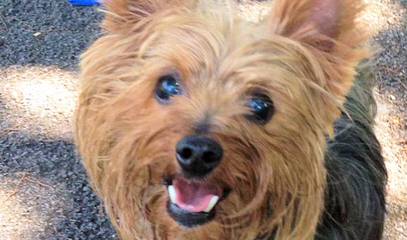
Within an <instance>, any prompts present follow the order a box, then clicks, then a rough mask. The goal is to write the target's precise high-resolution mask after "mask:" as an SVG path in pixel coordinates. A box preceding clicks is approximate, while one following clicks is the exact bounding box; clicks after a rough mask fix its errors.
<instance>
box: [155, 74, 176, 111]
mask: <svg viewBox="0 0 407 240" xmlns="http://www.w3.org/2000/svg"><path fill="white" fill-rule="evenodd" d="M177 79H178V78H177V77H176V76H174V75H165V76H162V77H161V78H160V79H159V81H158V85H157V88H156V90H155V94H156V97H157V100H158V101H159V102H160V103H162V104H167V103H168V102H169V100H170V98H171V97H172V96H175V95H181V94H182V87H181V84H180V83H179V81H178V80H177Z"/></svg>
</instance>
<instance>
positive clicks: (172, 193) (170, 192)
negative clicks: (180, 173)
mask: <svg viewBox="0 0 407 240" xmlns="http://www.w3.org/2000/svg"><path fill="white" fill-rule="evenodd" d="M168 195H170V200H171V202H172V203H176V200H177V192H176V191H175V188H174V186H173V185H169V186H168Z"/></svg>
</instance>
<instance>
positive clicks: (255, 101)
mask: <svg viewBox="0 0 407 240" xmlns="http://www.w3.org/2000/svg"><path fill="white" fill-rule="evenodd" d="M247 107H248V108H249V109H250V111H251V112H252V114H251V115H248V116H247V117H248V118H249V119H250V120H252V121H254V122H257V123H260V124H265V123H267V122H268V121H269V120H270V118H271V116H272V115H273V113H274V106H273V102H272V101H271V99H270V98H269V97H268V96H266V95H264V94H256V95H254V96H252V97H251V98H250V99H249V101H248V103H247Z"/></svg>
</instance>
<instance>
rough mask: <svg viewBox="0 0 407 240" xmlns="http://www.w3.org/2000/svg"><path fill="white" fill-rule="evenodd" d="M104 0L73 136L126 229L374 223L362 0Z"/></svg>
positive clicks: (359, 231) (331, 233) (366, 235)
mask: <svg viewBox="0 0 407 240" xmlns="http://www.w3.org/2000/svg"><path fill="white" fill-rule="evenodd" d="M104 4H105V7H104V11H105V13H106V17H105V20H104V22H103V24H102V26H103V29H104V35H103V36H102V37H100V38H99V39H98V40H97V41H96V42H95V43H94V44H93V45H92V46H91V47H90V48H89V50H87V52H86V53H85V54H84V56H83V58H82V62H81V69H82V74H81V79H82V82H81V84H82V85H81V94H80V98H79V104H78V110H77V114H76V143H77V145H78V147H79V151H80V153H81V155H82V157H83V159H84V165H85V167H86V169H87V172H88V174H89V177H90V180H91V182H92V184H93V187H94V189H95V191H96V192H97V193H98V195H99V196H100V197H101V199H102V200H103V202H104V204H105V206H106V209H107V212H108V214H109V216H110V218H111V221H112V223H113V225H114V226H115V228H116V229H117V231H118V234H119V235H120V238H121V239H126V240H130V239H131V240H132V239H147V240H150V239H151V240H152V239H168V240H172V239H193V240H198V239H200V240H208V239H209V240H210V239H233V240H263V239H264V240H266V239H267V240H268V239H279V240H281V239H282V240H291V239H299V240H307V239H329V240H334V239H338V240H339V239H340V240H343V239H355V240H356V239H357V240H376V239H381V238H382V232H383V222H384V213H385V200H384V197H385V190H384V188H385V183H386V178H387V175H386V170H385V167H384V162H383V158H382V156H381V150H380V145H379V143H378V141H377V139H376V137H375V135H374V132H373V130H372V127H373V124H374V120H373V119H374V115H375V102H374V100H373V98H372V84H373V77H372V75H371V73H370V72H369V68H368V67H364V65H367V64H364V62H366V61H365V60H366V59H369V58H370V57H371V56H372V51H371V50H370V49H371V48H370V47H369V45H368V43H367V41H368V40H367V37H366V36H367V35H368V34H367V31H366V27H364V26H363V24H361V23H360V21H359V20H358V19H359V16H360V13H361V12H362V10H363V1H362V0H274V1H272V3H271V4H272V5H271V8H270V13H269V14H267V15H266V16H264V18H263V19H262V20H261V21H259V22H257V23H253V22H249V21H246V20H244V19H243V18H242V17H240V16H239V14H237V13H236V12H235V11H233V10H231V7H230V6H231V4H230V2H226V3H220V1H219V0H218V1H217V0H109V1H105V3H104Z"/></svg>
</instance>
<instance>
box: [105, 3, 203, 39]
mask: <svg viewBox="0 0 407 240" xmlns="http://www.w3.org/2000/svg"><path fill="white" fill-rule="evenodd" d="M194 2H195V1H193V0H105V1H104V12H105V14H106V16H105V20H104V22H103V25H102V26H103V28H104V29H105V30H107V31H109V32H120V31H126V30H129V29H131V28H132V27H134V26H135V25H136V24H138V23H139V22H140V21H142V20H143V19H146V18H148V17H150V16H152V15H154V14H156V13H157V12H160V11H163V10H169V9H173V8H177V7H192V6H193V5H194Z"/></svg>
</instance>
